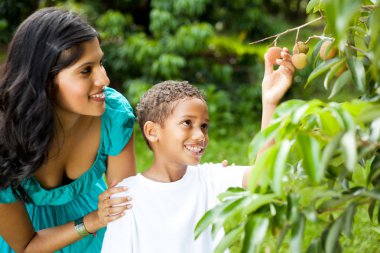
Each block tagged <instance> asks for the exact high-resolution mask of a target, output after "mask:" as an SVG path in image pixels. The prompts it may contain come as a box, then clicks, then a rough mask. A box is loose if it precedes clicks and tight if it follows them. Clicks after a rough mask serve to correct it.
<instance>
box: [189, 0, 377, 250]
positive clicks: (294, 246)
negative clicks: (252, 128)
mask: <svg viewBox="0 0 380 253" xmlns="http://www.w3.org/2000/svg"><path fill="white" fill-rule="evenodd" d="M307 11H308V12H310V13H317V12H321V13H322V14H323V16H324V19H325V20H326V26H325V29H324V31H323V35H321V36H313V37H314V38H319V39H321V40H331V41H333V43H332V44H331V46H330V48H327V49H326V50H332V49H333V47H337V49H338V51H339V52H338V54H337V55H336V56H335V57H333V58H331V59H329V60H326V61H324V60H322V59H321V58H320V56H319V50H320V48H321V43H319V44H318V43H317V44H316V46H315V47H314V52H313V56H312V59H311V62H313V70H312V72H311V73H310V75H309V76H308V79H307V81H306V82H305V84H306V86H307V85H308V87H309V86H310V85H322V86H323V87H324V88H325V89H326V93H327V96H328V99H329V100H330V101H327V102H324V101H321V100H317V99H313V100H310V101H302V100H290V101H287V102H284V103H282V104H281V105H280V106H279V107H278V108H277V110H276V112H275V115H274V118H273V120H272V122H271V125H270V126H269V127H267V128H266V129H264V130H262V131H261V132H259V133H258V134H257V135H256V136H255V137H254V139H253V140H252V142H251V145H250V148H249V154H250V159H251V161H252V163H253V164H254V168H253V171H252V174H251V178H250V185H249V189H248V190H243V189H236V188H231V189H229V190H228V191H227V192H225V193H223V194H221V195H220V196H219V198H220V200H221V201H222V203H221V204H220V205H218V206H217V207H215V208H214V209H212V210H210V211H208V212H207V213H206V214H205V216H204V217H203V219H202V220H201V221H199V223H198V226H197V228H196V230H195V233H196V235H197V236H198V235H199V234H200V233H202V231H204V229H205V228H207V227H208V226H211V227H212V231H213V232H214V233H216V232H217V231H218V230H219V229H222V228H223V229H224V231H225V238H224V239H223V240H222V241H221V242H220V243H219V245H218V247H217V249H216V251H215V252H224V249H226V248H231V249H232V250H233V251H236V252H261V250H262V249H263V248H264V246H265V245H266V244H267V243H268V241H267V239H266V238H269V237H274V238H277V243H276V244H277V245H276V247H275V250H276V251H280V250H281V249H282V248H284V247H285V248H286V247H289V250H290V252H303V251H306V252H326V253H332V252H334V253H335V252H342V251H343V250H344V244H342V242H344V241H345V238H352V236H353V228H354V227H355V226H357V225H359V224H356V223H355V215H356V213H357V210H358V209H359V208H363V207H365V208H367V209H368V216H369V219H370V220H372V222H373V225H372V226H374V227H373V230H374V231H376V230H378V224H379V223H380V220H379V218H378V217H379V216H378V215H375V214H376V213H377V214H379V213H380V208H379V205H378V203H379V201H380V162H379V161H380V152H379V143H380V110H379V109H380V108H379V101H380V98H379V94H380V90H379V69H380V57H379V51H380V47H379V46H378V45H379V42H380V41H379V36H378V34H379V27H380V25H379V20H380V16H379V12H380V5H379V3H378V2H377V1H367V0H354V1H349V0H339V1H335V0H334V1H332V0H312V1H310V2H309V4H308V6H307ZM344 66H345V68H344V69H343V70H344V71H343V72H342V73H339V74H337V73H338V70H339V69H341V68H342V67H344ZM344 89H346V90H349V91H350V93H349V96H346V98H345V99H344V100H345V101H339V100H341V98H337V97H338V95H339V93H340V92H341V91H342V90H344ZM334 99H336V101H334ZM273 139H274V140H275V144H274V145H273V146H271V147H270V148H268V149H267V150H266V151H265V152H264V153H263V154H262V155H261V156H259V157H257V158H256V156H257V153H258V150H259V148H260V147H262V146H263V145H265V144H266V143H268V142H270V141H271V140H273ZM314 224H319V225H322V226H320V228H319V229H320V233H319V234H317V235H315V237H314V238H313V239H312V240H311V241H308V242H305V240H304V238H305V237H306V235H305V231H306V230H307V229H308V227H310V226H314ZM287 236H289V237H287ZM286 238H289V240H287V239H286ZM285 242H286V243H285ZM374 243H375V244H376V243H377V242H374ZM285 244H286V245H285ZM236 245H238V247H237V246H236Z"/></svg>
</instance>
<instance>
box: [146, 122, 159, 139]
mask: <svg viewBox="0 0 380 253" xmlns="http://www.w3.org/2000/svg"><path fill="white" fill-rule="evenodd" d="M157 128H158V124H157V123H154V122H152V121H147V122H145V124H144V135H145V137H146V139H147V140H148V141H149V142H151V143H154V142H157V141H158V129H157Z"/></svg>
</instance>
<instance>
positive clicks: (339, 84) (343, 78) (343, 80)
mask: <svg viewBox="0 0 380 253" xmlns="http://www.w3.org/2000/svg"><path fill="white" fill-rule="evenodd" d="M351 79H352V78H351V72H350V71H346V72H344V73H343V74H341V75H340V76H339V77H338V78H337V79H336V81H335V82H334V86H333V88H332V91H331V94H330V96H329V97H328V99H331V98H332V97H334V96H335V95H337V94H338V93H339V92H340V91H341V90H342V88H343V87H344V86H345V85H348V84H349V82H350V81H351Z"/></svg>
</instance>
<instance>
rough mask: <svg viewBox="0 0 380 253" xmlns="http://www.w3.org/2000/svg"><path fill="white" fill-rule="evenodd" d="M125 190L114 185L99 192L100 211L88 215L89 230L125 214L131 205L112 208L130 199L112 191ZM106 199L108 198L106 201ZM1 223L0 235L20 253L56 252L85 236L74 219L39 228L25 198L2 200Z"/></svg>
mask: <svg viewBox="0 0 380 253" xmlns="http://www.w3.org/2000/svg"><path fill="white" fill-rule="evenodd" d="M122 191H125V189H124V188H122V187H113V188H111V189H108V190H107V191H105V192H104V193H102V194H101V195H100V196H99V205H98V210H100V211H98V210H97V211H94V212H92V213H89V214H88V215H86V216H85V217H84V224H85V227H86V229H87V231H89V232H91V233H93V232H96V231H97V230H99V229H101V228H102V227H105V226H106V225H107V224H108V223H109V222H111V221H113V220H116V219H118V218H120V217H121V216H123V211H124V210H126V209H128V208H129V207H128V206H117V207H112V208H109V206H113V205H118V204H121V203H125V202H126V201H128V199H126V198H117V199H109V196H111V195H112V194H116V193H118V192H122ZM104 199H108V200H107V201H103V200H104ZM110 214H112V215H110ZM0 224H1V226H0V235H1V236H2V237H3V238H4V240H5V241H6V242H7V243H8V245H9V246H10V247H11V248H12V249H13V250H14V251H15V252H17V253H19V252H22V253H28V252H31V253H35V252H39V253H44V252H54V251H56V250H59V249H61V248H63V247H65V246H68V245H69V244H72V243H73V242H75V241H78V240H80V239H81V238H82V237H81V236H80V235H79V234H78V232H77V231H76V230H75V229H74V221H71V222H68V223H66V224H64V225H61V226H57V227H52V228H47V229H43V230H40V231H37V232H36V231H35V230H34V228H33V225H32V223H31V221H30V218H29V215H28V213H27V211H26V208H25V205H24V203H23V202H22V201H17V202H14V203H10V204H0ZM89 236H91V235H89ZM52 242H54V243H52Z"/></svg>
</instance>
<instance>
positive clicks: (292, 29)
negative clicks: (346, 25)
mask: <svg viewBox="0 0 380 253" xmlns="http://www.w3.org/2000/svg"><path fill="white" fill-rule="evenodd" d="M321 19H323V16H320V17H319V18H317V19H314V20H312V21H309V22H307V23H305V24H303V25H300V26H297V27H294V28H290V29H288V30H286V31H284V32H282V33H278V34H275V35H272V36H269V37H266V38H264V39H261V40H256V41H253V42H251V43H249V44H250V45H251V44H257V43H260V42H263V41H266V40H269V39H273V38H275V41H277V39H278V38H279V37H280V36H282V35H284V34H287V33H290V32H293V31H296V30H299V29H301V28H303V27H305V26H308V25H310V24H312V23H314V22H317V21H319V20H321Z"/></svg>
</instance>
